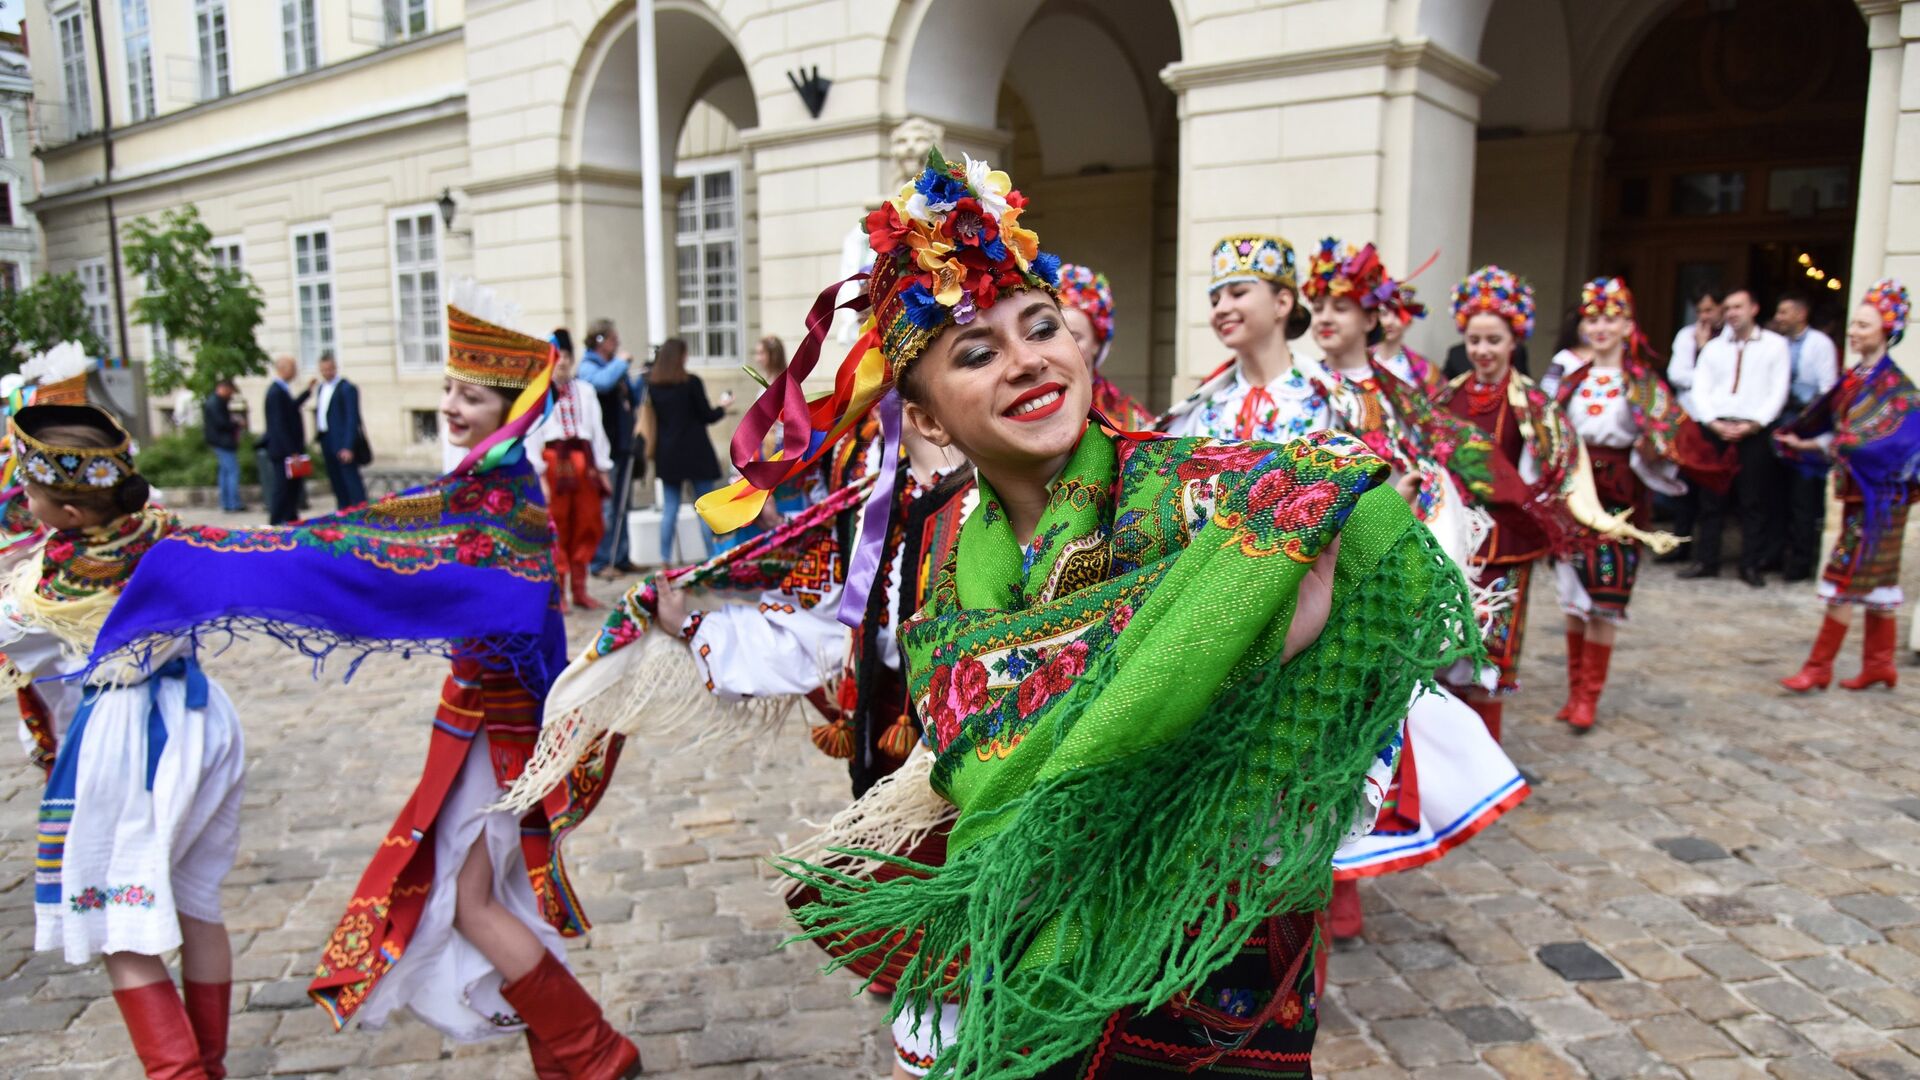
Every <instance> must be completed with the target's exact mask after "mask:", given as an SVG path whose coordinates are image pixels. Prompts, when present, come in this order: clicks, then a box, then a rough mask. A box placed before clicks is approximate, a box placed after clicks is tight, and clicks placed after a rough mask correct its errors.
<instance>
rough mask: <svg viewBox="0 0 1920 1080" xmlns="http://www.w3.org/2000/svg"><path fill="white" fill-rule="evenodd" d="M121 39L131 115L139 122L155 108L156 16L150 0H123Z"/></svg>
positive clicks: (129, 113) (129, 115)
mask: <svg viewBox="0 0 1920 1080" xmlns="http://www.w3.org/2000/svg"><path fill="white" fill-rule="evenodd" d="M136 14H138V16H139V18H138V21H136V20H135V18H134V16H135V15H136ZM120 43H121V47H122V51H124V52H125V53H126V54H127V118H128V121H129V122H130V123H136V124H137V123H139V122H140V121H142V120H147V119H151V118H152V117H153V114H154V112H155V108H154V95H153V16H152V12H151V11H150V10H149V8H148V6H147V0H120Z"/></svg>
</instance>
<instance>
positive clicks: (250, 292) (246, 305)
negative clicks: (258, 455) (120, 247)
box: [125, 204, 267, 397]
mask: <svg viewBox="0 0 1920 1080" xmlns="http://www.w3.org/2000/svg"><path fill="white" fill-rule="evenodd" d="M212 247H213V232H212V230H210V229H208V228H207V226H206V224H205V223H204V222H202V221H201V220H200V209H199V207H196V206H193V205H191V204H189V205H187V206H184V207H181V208H180V209H177V210H169V211H167V212H166V213H165V214H162V215H161V218H160V220H159V221H158V222H155V221H153V220H151V219H149V218H145V217H141V218H136V219H134V221H133V222H132V223H131V224H129V225H128V226H127V232H126V244H125V251H126V258H127V265H128V266H130V267H144V268H145V271H144V276H145V277H146V286H147V287H146V294H145V295H143V296H141V297H140V298H139V299H137V300H135V301H134V302H133V321H135V322H137V323H145V324H147V325H150V326H158V327H159V328H160V329H161V330H162V331H163V332H164V333H165V334H166V340H167V343H168V346H169V348H168V352H167V354H166V355H163V356H156V357H154V359H153V361H152V362H151V363H150V364H149V365H148V367H147V386H148V388H149V389H150V390H151V391H152V392H154V393H156V394H165V393H170V392H171V391H173V390H176V389H178V388H179V387H182V386H184V387H186V388H188V389H189V390H192V391H193V392H194V393H195V394H197V395H199V396H201V397H205V396H206V395H208V394H210V393H212V392H213V387H214V384H215V383H218V382H219V381H220V380H221V379H234V378H239V377H240V376H242V375H258V374H260V373H261V372H263V371H265V370H267V353H266V350H264V349H262V348H261V347H260V342H259V340H258V339H257V334H258V332H259V329H260V322H261V315H260V313H261V311H262V310H263V309H264V308H265V307H266V299H265V298H264V297H263V296H261V294H260V289H259V286H257V285H255V284H254V283H253V278H252V276H251V275H249V274H248V273H247V272H246V271H245V270H241V269H237V268H234V267H230V266H215V265H214V264H213V254H212ZM182 353H186V354H187V355H185V356H183V355H182Z"/></svg>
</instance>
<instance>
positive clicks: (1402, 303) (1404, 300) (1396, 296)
mask: <svg viewBox="0 0 1920 1080" xmlns="http://www.w3.org/2000/svg"><path fill="white" fill-rule="evenodd" d="M1414 297H1415V290H1414V287H1413V286H1412V285H1409V284H1407V283H1406V282H1404V281H1396V282H1394V283H1393V299H1391V300H1389V301H1387V302H1386V304H1385V305H1384V306H1385V307H1387V308H1390V309H1391V310H1392V311H1393V313H1394V314H1396V315H1398V316H1400V321H1401V322H1412V321H1413V320H1415V319H1424V318H1426V317H1427V305H1425V304H1423V303H1421V302H1420V301H1419V300H1417V299H1415V298H1414Z"/></svg>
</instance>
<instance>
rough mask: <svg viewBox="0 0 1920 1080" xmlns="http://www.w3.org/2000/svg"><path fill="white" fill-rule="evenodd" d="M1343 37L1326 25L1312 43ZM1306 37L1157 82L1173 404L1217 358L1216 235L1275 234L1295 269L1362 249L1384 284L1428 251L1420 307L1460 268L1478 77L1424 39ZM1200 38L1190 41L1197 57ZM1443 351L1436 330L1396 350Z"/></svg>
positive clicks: (1186, 65)
mask: <svg viewBox="0 0 1920 1080" xmlns="http://www.w3.org/2000/svg"><path fill="white" fill-rule="evenodd" d="M1301 7H1302V9H1303V11H1304V9H1319V8H1321V7H1322V5H1301ZM1290 10H1291V9H1290ZM1249 18H1251V16H1249ZM1220 21H1222V22H1225V21H1228V20H1224V19H1223V20H1220ZM1349 25H1350V24H1348V23H1341V22H1338V21H1332V22H1329V23H1328V25H1327V26H1326V27H1322V28H1321V32H1322V36H1324V35H1325V34H1328V33H1332V32H1333V30H1332V28H1335V27H1347V26H1349ZM1202 29H1208V30H1210V29H1213V26H1212V24H1205V25H1203V27H1202ZM1258 29H1259V28H1258V27H1252V26H1249V27H1248V28H1247V29H1246V30H1245V32H1244V33H1236V32H1231V28H1228V29H1227V30H1223V31H1222V37H1221V40H1220V41H1219V42H1218V43H1217V44H1218V45H1219V47H1220V48H1221V49H1223V50H1224V49H1227V48H1228V47H1229V45H1230V43H1232V42H1245V41H1248V40H1256V39H1253V38H1249V37H1247V35H1252V34H1254V33H1255V32H1256V31H1257V30H1258ZM1310 29H1311V28H1309V27H1305V26H1302V27H1301V28H1300V30H1301V32H1300V33H1299V34H1298V35H1296V36H1295V39H1296V40H1298V41H1300V42H1301V43H1302V45H1303V46H1307V47H1302V48H1299V49H1298V50H1297V51H1285V52H1278V53H1269V54H1266V55H1243V56H1236V57H1234V58H1229V59H1219V60H1205V59H1196V60H1193V61H1187V62H1182V63H1178V64H1173V65H1170V66H1169V67H1168V68H1167V69H1166V70H1165V71H1164V72H1163V73H1162V78H1163V79H1164V80H1165V81H1166V83H1167V85H1168V86H1170V87H1172V88H1173V90H1174V92H1175V93H1177V94H1178V95H1179V97H1180V124H1181V137H1180V204H1181V205H1180V239H1179V259H1178V266H1179V267H1180V278H1179V290H1178V298H1177V305H1178V313H1179V314H1178V323H1179V331H1178V336H1177V338H1176V357H1177V360H1176V372H1177V373H1176V375H1175V376H1174V385H1173V388H1172V392H1173V396H1174V398H1175V400H1178V399H1179V398H1180V397H1181V396H1183V395H1184V394H1186V393H1187V392H1188V391H1190V390H1191V389H1192V388H1193V386H1194V385H1195V384H1196V381H1197V380H1198V379H1199V378H1200V377H1202V376H1204V375H1205V374H1206V373H1207V372H1209V371H1211V370H1212V369H1213V368H1214V367H1216V366H1217V365H1218V364H1219V363H1220V361H1221V360H1222V359H1224V357H1223V355H1222V353H1221V349H1220V346H1219V343H1218V342H1217V341H1215V340H1214V337H1213V333H1212V331H1211V329H1210V328H1209V327H1208V324H1207V303H1206V282H1207V277H1208V259H1209V254H1210V248H1211V245H1212V243H1213V242H1214V241H1215V240H1217V239H1218V238H1219V237H1221V236H1223V235H1226V234H1228V233H1232V232H1237V231H1243V230H1250V231H1263V232H1278V233H1279V234H1280V235H1282V236H1285V237H1286V238H1287V239H1288V240H1290V241H1291V242H1292V243H1293V244H1294V246H1295V248H1296V249H1298V250H1299V251H1300V252H1301V255H1302V258H1303V261H1304V257H1305V255H1306V253H1307V251H1309V250H1310V249H1311V248H1312V247H1313V246H1314V245H1315V244H1317V243H1318V241H1319V240H1320V238H1321V237H1324V236H1338V237H1340V238H1342V239H1343V240H1347V241H1350V242H1352V243H1355V244H1359V243H1364V242H1366V241H1369V240H1371V241H1374V242H1375V243H1377V244H1378V245H1379V246H1380V250H1381V253H1382V256H1383V258H1384V259H1385V261H1386V263H1387V265H1388V267H1389V269H1391V270H1393V271H1394V272H1396V273H1400V274H1405V273H1408V272H1410V271H1411V270H1412V269H1414V268H1415V267H1416V266H1418V265H1419V264H1420V263H1422V262H1424V261H1426V259H1427V257H1428V256H1429V255H1431V254H1433V253H1434V251H1435V250H1436V249H1437V250H1438V251H1439V253H1440V255H1439V259H1438V260H1437V261H1436V262H1435V263H1434V265H1433V266H1432V267H1431V268H1430V269H1428V270H1427V272H1426V273H1425V274H1424V275H1423V276H1422V277H1421V278H1420V281H1419V284H1421V285H1422V286H1424V287H1425V291H1426V292H1427V294H1428V295H1429V296H1437V294H1439V293H1441V292H1443V291H1444V289H1445V288H1446V287H1450V286H1451V285H1452V283H1453V281H1455V280H1456V279H1458V278H1459V277H1460V276H1461V275H1463V274H1464V273H1465V272H1466V270H1467V269H1468V266H1467V257H1468V241H1469V235H1470V230H1471V224H1472V207H1473V169H1474V127H1475V121H1476V118H1477V116H1478V112H1479V102H1480V95H1481V94H1482V93H1484V92H1485V91H1486V89H1487V88H1488V87H1490V86H1491V85H1492V83H1493V80H1494V75H1493V74H1492V73H1491V72H1489V71H1487V70H1486V69H1485V68H1483V67H1481V66H1480V65H1478V64H1476V63H1474V62H1472V61H1470V60H1467V59H1465V58H1463V57H1461V56H1459V55H1458V54H1456V53H1453V52H1451V51H1448V50H1447V49H1445V48H1442V47H1441V46H1439V45H1437V44H1435V43H1434V42H1432V41H1430V40H1427V39H1425V38H1415V39H1402V38H1398V37H1393V36H1380V37H1374V38H1370V39H1365V40H1360V41H1353V42H1343V41H1336V40H1326V41H1318V40H1315V37H1314V35H1313V34H1312V33H1310V32H1309V30H1310ZM1362 29H1364V28H1362ZM1211 40H1212V39H1211V38H1210V37H1209V36H1208V35H1204V34H1196V41H1197V42H1198V44H1199V45H1200V46H1201V47H1202V48H1206V47H1209V42H1210V41H1211ZM1266 40H1272V38H1271V37H1268V38H1267V39H1266ZM1283 40H1286V39H1285V38H1283ZM1195 52H1196V53H1198V52H1201V49H1200V48H1196V50H1195ZM1449 340H1450V335H1449V334H1448V332H1447V328H1446V327H1444V326H1442V325H1441V323H1440V320H1427V321H1426V323H1425V324H1424V325H1418V324H1417V325H1416V329H1415V333H1414V335H1413V340H1412V343H1413V345H1414V347H1415V348H1418V349H1423V350H1433V349H1435V348H1436V347H1438V348H1440V349H1444V347H1445V344H1446V342H1447V341H1449Z"/></svg>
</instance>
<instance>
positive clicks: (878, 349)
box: [696, 148, 1060, 623]
mask: <svg viewBox="0 0 1920 1080" xmlns="http://www.w3.org/2000/svg"><path fill="white" fill-rule="evenodd" d="M1026 205H1027V200H1026V197H1025V196H1024V195H1021V194H1020V192H1018V191H1016V190H1014V187H1013V182H1012V181H1011V180H1009V179H1008V177H1007V174H1006V173H1004V172H1000V171H998V170H996V169H994V168H993V167H992V166H991V165H989V164H987V163H986V162H984V161H976V160H974V159H973V158H971V157H963V158H962V160H960V161H958V162H955V161H949V160H948V159H947V158H946V157H945V156H944V155H943V154H941V152H940V151H939V149H938V148H935V149H934V150H932V151H931V152H930V153H928V155H927V164H926V167H925V168H924V169H922V170H921V172H920V175H919V176H917V177H915V178H914V179H913V180H911V181H910V182H908V183H907V184H906V185H905V186H904V187H902V188H901V189H900V193H899V194H898V195H896V196H894V197H893V198H892V199H889V200H888V201H887V202H885V203H883V204H882V205H881V206H880V208H879V209H877V210H875V211H873V212H872V213H870V214H868V215H867V218H866V230H867V242H868V245H869V246H870V247H871V248H872V249H873V253H874V262H873V269H872V271H871V272H867V273H861V274H855V275H854V276H852V277H850V278H847V279H845V280H843V281H836V282H834V283H833V284H832V285H829V286H827V288H826V289H825V291H823V292H821V294H820V296H819V298H818V299H817V300H815V301H814V303H813V308H812V310H811V311H809V312H808V314H807V324H806V325H807V332H806V336H805V338H804V339H803V340H802V341H801V342H800V345H799V347H798V348H796V349H795V350H794V354H793V359H792V361H791V362H790V363H789V364H788V365H787V370H786V371H785V372H783V373H781V374H780V375H779V376H778V377H777V378H775V379H774V380H773V381H772V382H771V383H769V384H768V386H767V389H766V392H765V393H763V394H761V395H760V398H759V400H757V401H755V402H754V403H753V406H752V407H751V408H749V409H748V410H747V414H746V416H745V417H743V418H742V419H741V421H740V426H739V428H738V429H736V430H735V431H734V433H733V442H732V458H733V465H734V468H736V469H738V470H739V472H740V479H739V480H737V481H735V482H734V483H732V484H729V485H727V486H726V487H724V488H721V489H719V490H717V491H712V492H709V493H707V494H706V495H703V496H701V498H700V501H699V502H698V503H697V504H696V505H697V507H698V509H699V511H700V516H701V517H702V518H703V519H705V521H706V523H707V524H708V525H709V526H710V527H711V528H712V529H713V530H714V531H715V532H722V533H724V532H732V531H733V530H735V529H738V528H740V527H741V526H743V525H746V524H747V523H749V522H751V521H753V520H754V519H755V518H757V517H758V516H759V515H760V510H761V507H762V506H763V505H765V503H766V500H767V496H768V495H769V493H771V492H772V491H773V489H774V488H777V487H779V486H780V485H781V484H782V483H785V482H786V481H788V480H791V479H793V478H795V477H797V476H799V475H800V474H802V473H804V472H806V471H807V470H808V469H811V468H813V467H814V466H815V465H817V464H819V462H820V460H821V459H822V457H823V456H824V455H825V454H826V453H827V452H828V451H829V450H830V449H831V448H832V447H833V445H834V444H835V443H836V442H838V441H839V440H840V438H841V437H842V436H844V435H846V434H847V433H848V432H850V431H852V430H853V429H854V428H855V427H856V426H857V425H858V424H859V423H860V421H861V419H862V418H863V417H865V416H866V415H867V413H868V411H869V410H871V409H873V408H874V407H875V406H876V405H877V406H879V407H880V427H881V437H882V440H883V442H884V446H885V452H884V453H883V455H882V458H881V468H880V472H879V480H878V482H877V483H876V484H875V486H874V493H873V495H872V497H871V498H869V499H868V500H867V508H866V511H865V519H864V521H863V524H862V529H863V531H862V534H861V541H862V543H861V547H860V549H859V550H857V551H856V552H855V553H854V557H853V560H852V561H851V562H850V563H849V565H848V573H847V588H846V590H845V592H844V593H843V594H842V601H841V606H840V617H841V621H843V622H850V623H851V622H858V621H859V619H860V618H861V616H862V615H863V614H864V613H865V611H866V598H867V593H868V591H869V589H870V587H871V585H872V580H873V577H874V575H875V574H876V573H877V571H878V568H877V566H867V565H865V564H866V563H867V562H870V561H874V560H877V559H878V557H879V554H878V553H879V549H880V542H881V540H882V539H883V538H884V536H885V533H886V527H887V522H886V517H887V514H888V512H889V511H890V509H891V508H892V505H893V502H894V499H893V479H894V474H895V472H896V471H897V465H898V462H899V456H900V398H899V395H898V393H896V392H895V391H894V386H895V384H896V383H897V382H898V381H899V379H900V376H901V373H902V372H904V371H905V370H906V369H907V366H908V365H909V364H911V363H913V361H914V360H916V359H918V358H919V356H920V354H921V353H922V352H924V351H925V350H926V348H927V346H928V345H929V344H931V343H932V342H933V340H934V339H935V338H937V337H939V336H940V334H941V332H942V331H944V330H946V329H947V328H948V327H950V326H965V325H966V324H968V323H970V322H972V321H973V320H974V319H976V318H978V317H979V314H980V312H982V311H984V310H986V309H987V308H990V307H992V306H993V305H994V304H996V303H998V302H1000V300H1001V299H1002V298H1004V297H1006V296H1008V295H1010V294H1012V293H1016V292H1022V291H1025V290H1029V289H1034V290H1040V291H1043V292H1046V293H1048V294H1053V293H1054V292H1055V290H1057V289H1058V287H1059V282H1060V259H1059V257H1058V256H1055V255H1051V254H1049V253H1047V252H1044V251H1041V250H1040V238H1039V237H1038V236H1036V235H1035V234H1034V233H1033V232H1032V231H1031V230H1029V229H1026V228H1023V227H1021V225H1020V215H1021V213H1022V212H1023V211H1024V210H1025V208H1026ZM862 280H864V281H865V282H866V288H865V289H864V290H863V291H858V292H857V293H856V295H854V296H852V297H849V298H848V299H847V300H845V301H838V297H839V295H840V291H841V288H842V287H843V286H845V285H847V284H849V283H858V282H860V281H862ZM840 309H846V310H849V311H865V312H867V318H866V321H865V322H864V323H863V324H862V326H861V334H860V337H859V339H858V340H856V341H855V342H854V343H853V348H852V350H850V351H849V352H848V353H847V356H846V359H844V360H842V361H841V363H840V370H839V371H838V372H837V373H836V374H835V375H834V381H833V389H832V391H831V392H829V393H827V394H825V395H822V396H820V397H818V398H815V399H813V400H812V401H809V400H807V397H806V395H805V394H804V393H803V392H802V385H803V384H804V382H805V381H806V378H807V376H808V375H810V374H811V373H812V372H813V369H814V366H815V365H816V364H818V363H819V359H820V346H821V344H822V342H823V341H824V340H825V338H826V335H827V332H828V329H829V327H830V326H831V324H832V322H833V315H834V312H835V311H837V310H840ZM776 424H778V425H780V431H781V434H780V444H779V447H778V448H777V449H776V450H774V451H773V452H772V453H767V452H765V450H764V449H763V447H764V446H765V443H766V440H767V436H768V434H769V433H770V432H772V430H773V428H774V425H776Z"/></svg>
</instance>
